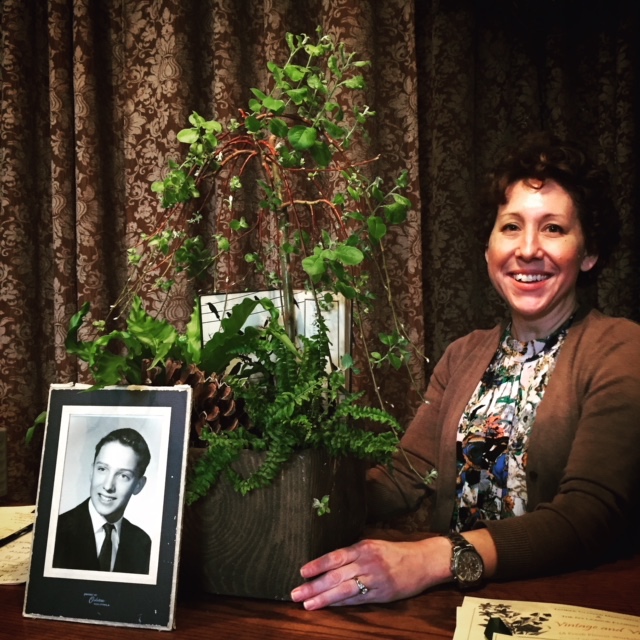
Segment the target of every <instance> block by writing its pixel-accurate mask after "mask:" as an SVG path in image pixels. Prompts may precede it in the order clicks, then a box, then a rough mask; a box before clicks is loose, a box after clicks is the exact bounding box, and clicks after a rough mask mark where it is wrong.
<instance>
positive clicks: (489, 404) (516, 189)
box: [292, 134, 640, 609]
mask: <svg viewBox="0 0 640 640" xmlns="http://www.w3.org/2000/svg"><path fill="white" fill-rule="evenodd" d="M488 191H489V194H490V200H491V201H492V204H493V209H492V220H491V222H492V230H491V233H490V237H489V241H488V244H487V248H486V253H485V255H486V260H487V267H488V271H489V276H490V278H491V281H492V283H493V285H494V287H495V288H496V290H497V291H498V292H499V293H500V295H501V296H502V298H503V299H504V301H505V303H506V305H507V307H508V310H509V312H510V321H509V322H505V323H503V324H501V325H498V326H496V327H495V328H493V329H491V330H482V331H474V332H473V333H471V334H469V335H467V336H465V337H463V338H461V339H459V340H457V341H456V342H454V343H453V344H452V345H451V346H450V347H449V348H448V349H447V351H446V352H445V354H444V356H443V358H442V359H441V360H440V362H439V363H438V365H437V366H436V367H435V370H434V373H433V376H432V378H431V382H430V384H429V388H428V390H427V393H426V396H425V402H424V404H423V405H422V406H421V407H420V409H419V410H418V413H417V415H416V417H415V418H414V420H413V422H412V423H411V425H410V427H409V429H408V430H407V432H406V434H405V436H404V438H403V439H402V452H401V453H400V454H398V455H397V456H396V457H395V459H394V464H393V467H394V470H393V473H389V472H388V471H387V470H386V469H383V468H374V469H372V470H371V472H370V474H369V477H368V485H369V486H368V488H369V493H368V506H369V511H370V514H371V516H372V517H374V518H384V517H389V516H393V515H395V514H397V513H399V512H401V511H407V510H411V509H413V508H416V507H417V506H418V505H419V504H420V502H421V501H422V500H423V499H425V497H426V498H428V499H429V500H430V505H431V508H430V514H431V521H430V530H431V531H433V532H436V533H441V534H444V535H442V536H435V537H430V538H428V539H426V540H421V541H418V542H403V543H397V542H386V541H381V540H364V541H361V542H359V543H357V544H356V545H354V546H351V547H349V548H346V549H340V550H338V551H335V552H332V553H329V554H327V555H325V556H323V557H321V558H319V559H317V560H314V561H313V562H311V563H309V564H307V565H305V566H304V567H302V576H303V577H304V578H307V579H309V582H307V583H305V584H303V585H301V586H300V587H298V588H297V589H295V590H294V592H293V594H292V598H293V600H295V601H299V602H303V603H304V606H305V607H306V608H308V609H317V608H320V607H324V606H327V605H332V604H333V605H342V604H358V603H370V602H383V601H389V600H396V599H399V598H405V597H408V596H411V595H414V594H416V593H419V592H420V591H423V590H424V589H427V588H429V587H432V586H434V585H437V584H439V583H442V582H447V581H451V580H455V581H456V582H457V584H458V585H459V586H461V587H477V586H479V585H480V584H481V583H482V581H483V580H484V579H488V578H492V577H495V578H500V579H510V578H511V579H516V578H517V579H522V578H526V577H529V576H533V575H536V574H544V573H554V572H558V571H566V570H572V569H576V568H585V567H588V566H590V565H593V564H594V563H597V562H602V561H604V560H607V559H609V558H611V557H612V556H613V555H616V554H622V553H625V552H628V551H630V550H633V549H635V548H636V546H637V544H638V539H639V538H640V536H638V533H639V532H640V522H639V517H638V513H640V503H639V495H638V492H637V489H636V486H637V480H638V469H639V468H640V451H639V450H638V447H633V446H630V444H631V443H633V442H635V441H636V440H637V438H638V432H639V426H638V420H637V416H638V415H639V414H640V370H639V369H638V367H637V362H638V361H639V360H640V326H638V325H636V324H635V323H633V322H630V321H628V320H624V319H620V318H610V317H607V316H605V315H603V314H602V313H600V312H599V311H597V310H595V309H590V308H588V307H581V306H580V304H579V302H578V294H577V287H578V283H579V281H582V280H584V279H585V276H587V275H590V274H595V273H596V272H597V270H598V269H599V268H600V267H601V266H602V265H603V264H604V263H605V262H606V261H607V259H608V258H609V256H610V255H611V252H612V250H613V247H614V245H615V241H616V239H617V236H618V226H617V218H616V216H615V211H614V209H613V206H612V204H611V201H610V199H609V196H608V191H607V189H606V174H605V173H604V172H603V171H601V170H600V169H598V168H597V167H595V166H594V165H593V164H592V163H591V162H590V161H589V160H588V159H587V158H586V156H585V155H584V154H583V153H582V151H580V149H578V148H577V147H576V146H574V145H569V144H565V143H563V142H561V141H559V140H558V139H556V138H554V137H552V136H549V135H546V134H538V135H535V136H533V137H530V138H527V139H525V140H524V141H523V142H522V144H521V145H520V146H519V147H518V148H516V149H515V150H514V151H512V152H511V153H509V154H508V155H507V156H506V157H505V159H504V161H503V162H502V163H501V164H500V165H498V167H497V169H496V171H495V172H494V174H493V175H492V176H490V180H489V189H488ZM434 468H437V469H438V479H437V481H436V483H434V484H433V485H432V486H430V487H429V488H428V489H425V488H424V486H422V485H421V484H420V483H419V482H418V481H416V480H415V475H414V473H413V472H414V471H415V470H417V471H418V472H419V473H420V474H424V475H426V474H427V473H429V472H430V471H431V470H432V469H434Z"/></svg>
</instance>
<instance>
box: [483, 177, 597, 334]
mask: <svg viewBox="0 0 640 640" xmlns="http://www.w3.org/2000/svg"><path fill="white" fill-rule="evenodd" d="M532 184H534V183H532ZM534 186H536V187H539V188H537V189H534V188H533V187H532V186H528V185H527V184H526V183H525V182H523V181H522V180H521V181H519V182H516V183H514V184H512V185H510V186H509V187H508V188H507V192H506V195H507V203H506V204H504V205H501V206H500V207H499V208H498V214H497V216H496V221H495V224H494V227H493V230H492V232H491V236H490V238H489V244H488V246H487V250H486V252H485V256H486V259H487V264H488V269H489V277H490V278H491V282H492V283H493V286H494V287H495V288H496V290H497V291H498V293H499V294H500V295H501V296H502V298H504V300H505V301H506V303H507V304H508V305H509V308H510V310H511V317H512V329H513V333H514V335H515V337H517V338H518V339H519V340H522V341H527V340H531V339H533V338H543V337H545V336H547V335H549V334H550V333H552V332H553V331H554V330H555V329H557V328H558V327H559V326H560V325H561V324H562V323H563V322H564V321H565V320H566V319H567V318H568V317H569V316H570V315H571V314H572V313H573V311H574V310H575V308H576V304H577V301H576V282H577V280H578V275H579V273H580V271H588V270H589V269H591V268H592V267H593V266H594V265H595V263H596V260H597V256H588V255H586V252H585V241H584V235H583V233H582V227H581V225H580V221H579V219H578V214H577V211H576V208H575V205H574V204H573V200H572V199H571V196H569V194H568V193H567V192H566V191H565V190H564V189H563V188H562V187H560V186H559V185H558V184H557V183H556V182H554V181H552V180H547V181H546V182H545V183H544V184H542V185H541V184H540V183H535V184H534Z"/></svg>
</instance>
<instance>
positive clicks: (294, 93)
mask: <svg viewBox="0 0 640 640" xmlns="http://www.w3.org/2000/svg"><path fill="white" fill-rule="evenodd" d="M286 95H288V96H289V97H290V98H291V100H292V101H293V103H294V104H295V105H298V106H300V105H301V104H302V103H303V102H304V101H305V100H306V99H307V98H308V96H309V89H307V87H300V88H299V89H289V90H288V91H287V92H286Z"/></svg>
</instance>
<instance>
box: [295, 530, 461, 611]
mask: <svg viewBox="0 0 640 640" xmlns="http://www.w3.org/2000/svg"><path fill="white" fill-rule="evenodd" d="M450 559H451V543H450V542H449V541H448V540H447V539H446V538H443V537H434V538H428V539H426V540H419V541H415V542H388V541H385V540H362V541H361V542H358V543H356V544H354V545H352V546H350V547H346V548H344V549H338V550H336V551H332V552H330V553H327V554H326V555H324V556H321V557H320V558H317V559H316V560H312V561H311V562H309V563H307V564H305V565H304V566H303V567H302V569H301V570H300V573H301V575H302V577H303V578H305V579H307V580H310V581H309V582H306V583H305V584H303V585H301V586H299V587H297V588H295V589H294V590H293V591H292V592H291V598H292V600H293V601H294V602H302V603H303V604H304V607H305V609H309V610H312V609H321V608H322V607H326V606H330V605H332V606H342V605H349V604H370V603H372V602H390V601H392V600H400V599H402V598H408V597H409V596H413V595H416V594H417V593H420V592H422V591H424V590H425V589H427V588H428V587H432V586H434V585H436V584H440V583H441V582H446V581H448V580H451V579H452V577H451V569H450ZM356 579H357V580H356ZM358 581H359V583H360V585H363V586H364V587H365V588H366V593H363V591H364V589H362V590H361V588H360V586H359V584H358Z"/></svg>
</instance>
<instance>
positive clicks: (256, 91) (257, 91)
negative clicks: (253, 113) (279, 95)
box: [251, 88, 267, 102]
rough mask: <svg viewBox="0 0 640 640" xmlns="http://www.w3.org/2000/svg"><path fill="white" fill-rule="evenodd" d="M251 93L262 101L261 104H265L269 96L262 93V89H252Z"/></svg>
mask: <svg viewBox="0 0 640 640" xmlns="http://www.w3.org/2000/svg"><path fill="white" fill-rule="evenodd" d="M251 93H253V95H254V96H255V97H256V98H258V100H260V102H264V101H265V99H266V98H267V94H266V93H264V92H262V91H260V89H255V88H253V89H251Z"/></svg>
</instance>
